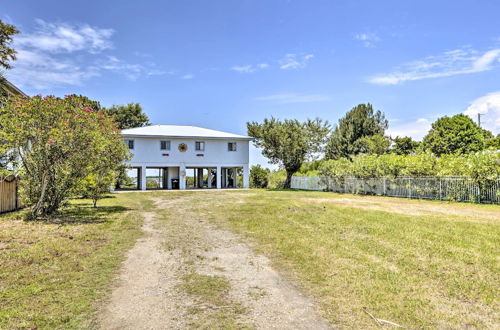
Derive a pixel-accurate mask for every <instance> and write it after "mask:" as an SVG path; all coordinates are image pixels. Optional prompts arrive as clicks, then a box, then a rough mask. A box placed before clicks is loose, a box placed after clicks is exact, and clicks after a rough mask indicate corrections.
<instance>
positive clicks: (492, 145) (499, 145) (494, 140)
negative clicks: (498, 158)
mask: <svg viewBox="0 0 500 330" xmlns="http://www.w3.org/2000/svg"><path fill="white" fill-rule="evenodd" d="M492 135H493V134H492ZM484 147H485V148H487V149H494V150H500V134H497V136H496V137H491V138H489V139H487V140H485V141H484Z"/></svg>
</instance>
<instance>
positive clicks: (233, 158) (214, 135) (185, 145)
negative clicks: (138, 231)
mask: <svg viewBox="0 0 500 330" xmlns="http://www.w3.org/2000/svg"><path fill="white" fill-rule="evenodd" d="M122 135H123V139H124V141H125V143H126V144H127V146H128V148H129V149H130V152H131V153H132V154H133V158H132V159H131V160H130V161H129V162H128V165H129V166H130V168H131V170H129V173H131V174H132V175H129V176H131V177H133V178H135V182H134V184H133V185H132V186H133V188H136V189H141V190H146V189H189V188H198V189H199V188H217V189H220V188H237V187H243V188H248V186H249V166H248V158H249V151H248V150H249V149H248V148H249V142H250V140H251V138H250V137H248V136H242V135H236V134H232V133H226V132H220V131H215V130H211V129H207V128H201V127H195V126H175V125H153V126H146V127H138V128H131V129H125V130H122Z"/></svg>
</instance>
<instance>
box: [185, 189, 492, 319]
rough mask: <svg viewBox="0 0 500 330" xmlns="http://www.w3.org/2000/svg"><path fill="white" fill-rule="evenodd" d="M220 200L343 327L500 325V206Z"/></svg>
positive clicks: (263, 197)
mask: <svg viewBox="0 0 500 330" xmlns="http://www.w3.org/2000/svg"><path fill="white" fill-rule="evenodd" d="M193 199H196V195H193ZM238 200H240V201H241V200H243V202H239V203H237V201H238ZM212 203H213V201H212ZM222 203H223V205H224V207H222ZM193 205H196V203H193ZM217 205H218V204H217V203H213V204H212V206H213V207H212V208H210V209H211V215H210V217H211V219H212V220H213V221H216V222H217V223H219V224H221V225H222V226H228V227H229V228H231V229H232V230H236V231H237V232H239V233H241V234H243V235H245V236H247V237H250V238H252V239H253V240H255V242H256V243H257V248H258V250H259V251H261V252H263V253H265V254H267V255H269V256H271V257H272V258H273V260H274V261H275V262H276V265H277V266H278V267H280V268H281V269H283V270H285V271H286V272H288V273H289V274H291V276H292V277H294V278H296V279H297V280H298V281H299V283H300V284H301V285H302V286H303V287H304V288H306V289H307V290H308V292H309V293H311V294H313V295H314V296H315V297H316V298H317V299H318V301H319V302H320V305H321V308H322V309H323V311H324V313H325V316H326V317H327V318H328V319H329V320H330V322H331V323H332V324H333V325H335V326H340V327H358V328H365V327H374V326H377V324H376V323H374V320H373V319H372V318H371V317H370V316H369V315H368V313H370V314H372V315H374V316H375V317H377V318H380V319H384V320H389V321H392V322H395V323H397V324H400V325H402V326H405V327H409V328H420V327H432V328H439V327H463V326H472V327H477V328H495V326H497V325H498V322H499V319H498V314H496V311H498V309H499V308H500V306H499V303H498V298H497V297H498V296H499V293H500V292H499V288H498V285H497V284H498V280H499V278H498V274H499V273H500V267H499V265H498V260H497V256H498V254H499V252H500V249H499V247H498V244H497V242H498V240H499V238H500V225H499V220H500V216H499V213H500V208H499V207H498V206H492V205H463V204H461V205H456V204H450V203H446V202H431V201H418V200H405V199H394V198H384V197H360V196H353V195H338V194H332V193H322V192H292V191H282V192H280V191H258V192H257V193H256V192H254V191H252V192H242V193H239V194H226V195H225V196H224V199H223V200H221V207H217Z"/></svg>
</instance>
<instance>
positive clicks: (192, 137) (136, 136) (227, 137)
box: [122, 133, 253, 141]
mask: <svg viewBox="0 0 500 330" xmlns="http://www.w3.org/2000/svg"><path fill="white" fill-rule="evenodd" d="M122 136H124V137H135V138H162V139H164V138H165V139H204V140H246V141H251V140H252V139H253V138H251V137H249V136H185V135H145V134H130V133H122Z"/></svg>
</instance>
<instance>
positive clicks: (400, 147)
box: [391, 136, 420, 155]
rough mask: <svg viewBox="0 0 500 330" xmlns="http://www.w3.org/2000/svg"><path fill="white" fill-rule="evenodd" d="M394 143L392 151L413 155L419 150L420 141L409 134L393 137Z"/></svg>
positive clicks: (397, 153) (398, 153)
mask: <svg viewBox="0 0 500 330" xmlns="http://www.w3.org/2000/svg"><path fill="white" fill-rule="evenodd" d="M392 142H393V145H392V148H391V152H392V153H395V154H396V155H411V154H414V153H415V152H417V149H418V147H419V146H420V142H418V141H414V140H413V139H412V138H411V137H409V136H404V137H399V136H396V137H395V138H394V139H392Z"/></svg>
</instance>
